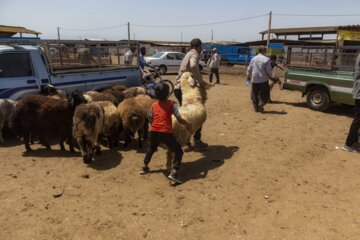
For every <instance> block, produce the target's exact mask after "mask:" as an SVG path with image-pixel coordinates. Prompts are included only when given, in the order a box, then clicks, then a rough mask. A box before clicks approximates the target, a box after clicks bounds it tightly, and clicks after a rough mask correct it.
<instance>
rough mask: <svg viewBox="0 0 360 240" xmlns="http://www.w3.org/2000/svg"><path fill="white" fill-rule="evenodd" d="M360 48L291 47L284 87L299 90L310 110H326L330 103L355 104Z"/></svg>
mask: <svg viewBox="0 0 360 240" xmlns="http://www.w3.org/2000/svg"><path fill="white" fill-rule="evenodd" d="M357 55H358V49H357V48H355V49H354V47H351V48H346V47H342V48H339V47H338V48H329V47H322V48H319V47H296V48H294V47H292V48H290V47H289V48H288V54H287V64H288V67H287V69H286V72H285V80H284V83H283V88H284V89H288V90H295V91H300V92H301V93H302V96H303V97H304V96H306V102H307V105H308V106H309V108H311V109H313V110H317V111H325V110H327V109H328V108H329V107H330V106H331V103H341V104H346V105H354V99H353V97H352V89H353V81H354V65H355V60H356V57H357Z"/></svg>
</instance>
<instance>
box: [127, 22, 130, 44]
mask: <svg viewBox="0 0 360 240" xmlns="http://www.w3.org/2000/svg"><path fill="white" fill-rule="evenodd" d="M127 25H128V44H129V46H130V23H129V22H128V24H127Z"/></svg>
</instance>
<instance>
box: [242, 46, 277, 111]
mask: <svg viewBox="0 0 360 240" xmlns="http://www.w3.org/2000/svg"><path fill="white" fill-rule="evenodd" d="M265 53H266V48H265V47H264V46H261V47H260V48H259V53H258V55H256V56H255V57H254V58H253V59H251V61H250V64H249V67H248V71H247V80H248V81H250V80H251V99H252V102H253V105H254V110H255V112H263V111H264V106H265V104H266V103H268V102H269V97H270V87H269V79H270V80H273V81H276V78H274V77H273V76H272V73H271V70H272V68H271V61H270V59H269V58H268V57H266V56H265Z"/></svg>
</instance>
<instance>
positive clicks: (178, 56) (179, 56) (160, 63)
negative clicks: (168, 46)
mask: <svg viewBox="0 0 360 240" xmlns="http://www.w3.org/2000/svg"><path fill="white" fill-rule="evenodd" d="M184 57H185V54H183V53H181V52H158V53H155V54H154V55H153V56H151V57H145V60H146V62H147V63H149V64H151V65H153V66H154V67H156V68H157V69H158V70H159V72H160V74H162V75H163V74H166V73H167V72H177V71H179V66H180V64H181V61H182V60H183V58H184ZM199 67H200V71H202V70H203V69H204V68H205V67H206V63H205V62H204V61H200V66H199Z"/></svg>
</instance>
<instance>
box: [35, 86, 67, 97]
mask: <svg viewBox="0 0 360 240" xmlns="http://www.w3.org/2000/svg"><path fill="white" fill-rule="evenodd" d="M40 92H41V93H42V94H45V95H47V96H48V97H49V98H54V99H66V98H67V95H66V92H64V91H63V90H60V89H57V88H56V87H55V86H54V85H51V84H47V85H44V86H42V88H41V91H40Z"/></svg>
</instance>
